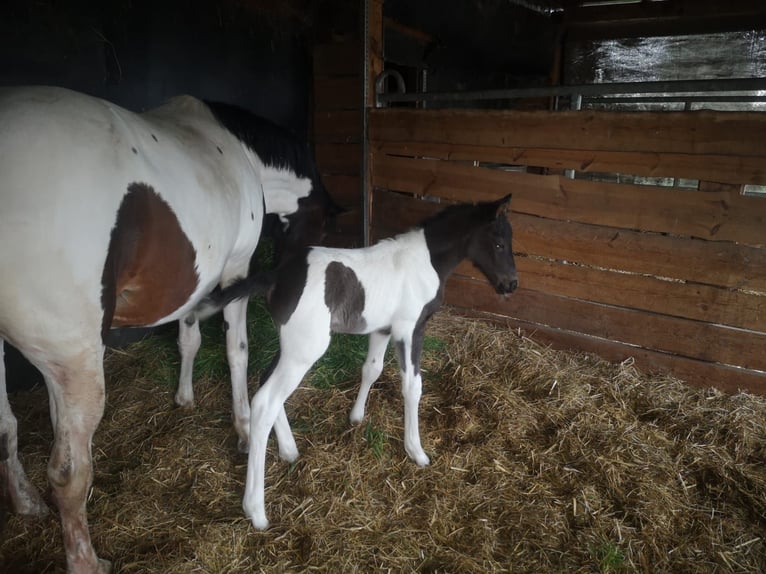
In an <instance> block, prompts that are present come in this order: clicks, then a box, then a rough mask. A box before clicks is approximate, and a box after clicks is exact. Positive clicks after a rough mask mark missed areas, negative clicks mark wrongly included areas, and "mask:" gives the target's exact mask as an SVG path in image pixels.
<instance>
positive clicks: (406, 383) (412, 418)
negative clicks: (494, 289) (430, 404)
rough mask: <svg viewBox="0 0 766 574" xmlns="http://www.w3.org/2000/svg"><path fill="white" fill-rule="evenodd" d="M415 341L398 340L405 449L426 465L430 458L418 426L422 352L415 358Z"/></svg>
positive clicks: (419, 463)
mask: <svg viewBox="0 0 766 574" xmlns="http://www.w3.org/2000/svg"><path fill="white" fill-rule="evenodd" d="M412 346H413V341H411V340H403V341H397V351H398V355H399V366H400V367H401V376H402V396H403V397H404V449H405V450H406V451H407V455H409V457H410V458H411V459H412V460H414V461H415V463H417V465H418V466H426V465H427V464H428V463H429V462H430V460H429V459H428V455H427V454H426V453H425V451H424V450H423V447H422V446H421V444H420V429H419V428H418V407H419V405H420V395H421V393H422V388H423V381H422V378H421V376H420V365H419V363H420V354H419V353H417V354H418V356H417V357H416V358H414V361H415V362H413V356H412V355H413V353H412Z"/></svg>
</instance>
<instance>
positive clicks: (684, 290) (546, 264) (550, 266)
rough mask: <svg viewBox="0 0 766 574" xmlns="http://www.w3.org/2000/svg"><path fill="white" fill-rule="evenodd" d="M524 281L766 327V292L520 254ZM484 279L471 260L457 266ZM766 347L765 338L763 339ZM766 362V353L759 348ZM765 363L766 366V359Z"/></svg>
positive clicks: (568, 293)
mask: <svg viewBox="0 0 766 574" xmlns="http://www.w3.org/2000/svg"><path fill="white" fill-rule="evenodd" d="M516 267H517V269H518V271H519V277H520V283H521V284H522V285H523V286H524V287H526V288H529V289H533V290H535V291H542V292H545V293H549V294H551V295H559V296H562V297H570V298H575V299H580V300H584V301H592V302H595V303H602V304H606V305H615V306H620V307H628V308H631V309H638V310H642V311H649V312H653V313H661V314H664V315H672V316H675V317H683V318H686V319H693V320H695V321H703V322H708V323H718V324H721V325H728V326H730V327H736V328H741V329H751V330H755V331H766V293H763V294H761V295H756V294H753V293H747V292H744V291H735V290H731V289H723V288H720V287H712V286H710V285H703V284H699V283H684V282H680V281H664V280H660V279H657V278H655V277H649V276H645V275H637V274H628V273H622V272H614V271H607V270H602V269H595V268H593V267H584V266H578V265H564V264H561V263H558V262H555V261H549V260H536V259H532V258H528V257H517V258H516ZM457 272H458V273H461V274H463V275H466V276H469V277H473V278H482V275H481V273H480V272H479V271H478V270H477V269H475V268H474V267H473V265H471V264H469V263H468V262H466V263H464V264H462V265H461V266H460V267H458V269H457ZM763 345H764V346H763V347H761V349H766V339H764V340H763ZM759 354H762V355H763V357H764V360H765V361H766V353H764V352H763V351H762V350H761V351H760V352H759ZM763 368H764V369H765V370H766V362H764V365H763Z"/></svg>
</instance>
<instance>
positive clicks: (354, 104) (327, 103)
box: [314, 75, 362, 112]
mask: <svg viewBox="0 0 766 574" xmlns="http://www.w3.org/2000/svg"><path fill="white" fill-rule="evenodd" d="M361 108H362V76H361V75H357V76H338V77H335V76H315V77H314V110H315V111H319V112H325V111H333V110H361Z"/></svg>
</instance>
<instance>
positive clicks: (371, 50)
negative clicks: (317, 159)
mask: <svg viewBox="0 0 766 574" xmlns="http://www.w3.org/2000/svg"><path fill="white" fill-rule="evenodd" d="M363 19H364V37H363V42H364V47H365V49H364V86H365V90H364V109H363V113H364V128H363V130H364V138H363V157H362V162H363V166H362V179H363V182H364V184H363V189H362V214H363V216H362V217H363V220H362V226H363V230H362V234H363V237H364V244H365V245H369V244H370V223H371V221H372V177H371V176H372V161H373V158H372V151H371V149H370V142H369V137H368V133H367V118H368V114H369V110H370V109H371V108H374V107H375V80H376V79H377V77H378V75H379V74H380V73H381V72H382V71H383V0H364V14H363Z"/></svg>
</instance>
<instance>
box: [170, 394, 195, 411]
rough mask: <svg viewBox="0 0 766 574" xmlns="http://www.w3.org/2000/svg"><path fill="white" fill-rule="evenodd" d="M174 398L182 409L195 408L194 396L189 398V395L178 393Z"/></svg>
mask: <svg viewBox="0 0 766 574" xmlns="http://www.w3.org/2000/svg"><path fill="white" fill-rule="evenodd" d="M174 400H175V403H176V406H177V407H180V408H182V409H189V410H192V409H193V408H194V397H192V398H188V397H183V396H180V395H176V396H175V399H174Z"/></svg>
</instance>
